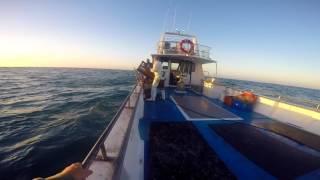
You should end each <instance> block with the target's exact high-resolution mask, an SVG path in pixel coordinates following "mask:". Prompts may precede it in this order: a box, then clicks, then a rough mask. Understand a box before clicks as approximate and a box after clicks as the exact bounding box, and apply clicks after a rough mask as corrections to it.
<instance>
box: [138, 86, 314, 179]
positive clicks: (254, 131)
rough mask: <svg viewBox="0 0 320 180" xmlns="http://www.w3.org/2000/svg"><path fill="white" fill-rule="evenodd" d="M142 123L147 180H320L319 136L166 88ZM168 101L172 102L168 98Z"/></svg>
mask: <svg viewBox="0 0 320 180" xmlns="http://www.w3.org/2000/svg"><path fill="white" fill-rule="evenodd" d="M166 92H167V96H166V97H167V99H166V100H165V101H156V102H147V101H146V102H145V105H144V106H145V107H144V117H143V118H142V119H140V121H139V125H138V126H139V134H140V138H141V139H143V141H144V154H145V155H144V159H145V160H144V177H145V179H163V178H164V177H166V178H165V179H179V178H183V179H213V178H219V179H235V178H239V179H278V178H280V179H293V178H300V179H319V178H320V148H319V147H320V141H319V139H320V138H319V136H317V135H314V134H312V133H308V132H305V131H303V130H301V129H298V128H297V127H294V126H291V125H287V124H283V123H280V122H278V121H276V120H273V119H271V118H269V117H266V116H264V115H261V114H258V113H255V112H244V111H241V110H236V109H232V108H230V107H227V106H225V105H224V104H223V103H222V102H220V101H219V100H215V99H209V98H206V97H203V96H200V95H197V94H195V93H193V92H192V91H187V93H186V94H177V93H175V92H174V90H173V89H172V88H168V89H167V90H166ZM168 97H170V98H168Z"/></svg>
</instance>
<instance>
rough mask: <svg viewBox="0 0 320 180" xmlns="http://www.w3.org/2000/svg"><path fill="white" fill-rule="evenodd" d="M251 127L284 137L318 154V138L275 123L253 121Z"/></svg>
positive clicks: (319, 143)
mask: <svg viewBox="0 0 320 180" xmlns="http://www.w3.org/2000/svg"><path fill="white" fill-rule="evenodd" d="M251 123H252V125H254V126H256V127H259V128H263V129H266V130H268V131H271V132H274V133H276V134H279V135H282V136H285V137H286V138H289V139H291V140H294V141H296V142H298V143H300V144H303V145H306V146H308V147H310V148H312V149H315V150H317V151H319V152H320V136H318V135H315V134H312V133H310V132H307V131H304V130H302V129H298V128H296V127H293V126H290V125H287V124H284V123H281V122H277V121H268V122H265V121H253V122H251Z"/></svg>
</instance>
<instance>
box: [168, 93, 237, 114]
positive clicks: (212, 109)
mask: <svg viewBox="0 0 320 180" xmlns="http://www.w3.org/2000/svg"><path fill="white" fill-rule="evenodd" d="M171 99H172V100H173V101H174V102H175V104H176V105H177V106H178V108H179V110H180V111H181V113H182V114H183V115H184V116H185V118H186V119H187V120H242V118H240V117H239V116H236V115H235V114H233V113H231V112H229V111H228V110H226V109H223V108H222V107H219V106H218V105H215V104H214V103H213V102H210V101H209V100H208V99H206V98H204V97H201V96H172V97H171Z"/></svg>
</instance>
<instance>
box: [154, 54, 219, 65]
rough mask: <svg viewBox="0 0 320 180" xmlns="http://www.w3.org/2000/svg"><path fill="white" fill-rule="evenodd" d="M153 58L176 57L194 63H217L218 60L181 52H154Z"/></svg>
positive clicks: (175, 58)
mask: <svg viewBox="0 0 320 180" xmlns="http://www.w3.org/2000/svg"><path fill="white" fill-rule="evenodd" d="M151 56H152V58H161V59H168V60H169V59H174V60H178V61H179V60H180V61H190V62H193V63H200V64H209V63H217V61H216V60H213V59H206V58H202V57H199V56H187V55H181V54H152V55H151Z"/></svg>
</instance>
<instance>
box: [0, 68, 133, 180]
mask: <svg viewBox="0 0 320 180" xmlns="http://www.w3.org/2000/svg"><path fill="white" fill-rule="evenodd" d="M134 82H135V76H134V73H133V72H132V71H119V70H98V69H55V68H0V179H1V180H3V179H31V178H34V177H36V176H42V177H44V176H48V175H50V174H54V173H55V172H57V171H59V170H61V169H62V168H63V167H65V166H66V165H68V164H70V163H72V162H77V161H82V160H83V159H84V157H85V156H86V154H87V153H88V151H89V150H90V148H91V146H92V145H93V144H94V142H95V141H96V139H97V138H98V136H99V135H100V133H101V132H102V130H103V129H104V128H105V126H106V125H107V123H108V121H109V120H111V118H112V117H113V115H114V114H115V112H116V111H117V108H118V107H119V106H120V104H121V103H122V101H123V100H124V99H125V97H126V96H127V95H128V94H129V92H130V90H131V88H132V87H133V85H134Z"/></svg>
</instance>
